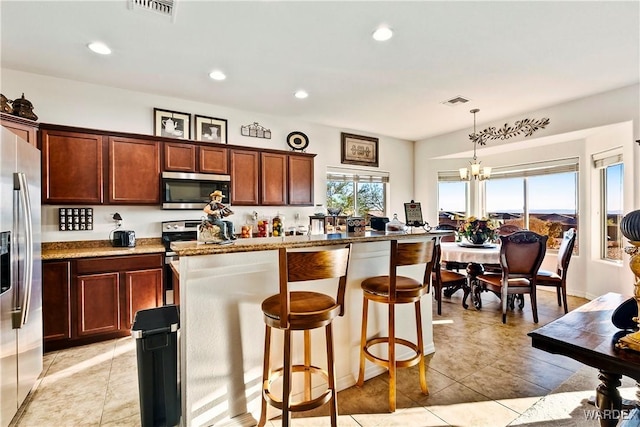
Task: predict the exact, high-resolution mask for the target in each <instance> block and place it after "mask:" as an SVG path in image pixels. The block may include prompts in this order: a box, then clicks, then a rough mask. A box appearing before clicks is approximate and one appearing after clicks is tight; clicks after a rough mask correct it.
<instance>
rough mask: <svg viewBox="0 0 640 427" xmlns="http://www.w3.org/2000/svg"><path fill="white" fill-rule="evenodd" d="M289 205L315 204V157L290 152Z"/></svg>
mask: <svg viewBox="0 0 640 427" xmlns="http://www.w3.org/2000/svg"><path fill="white" fill-rule="evenodd" d="M288 157H289V178H288V181H287V184H288V190H289V192H288V193H289V194H288V195H289V205H296V206H313V157H307V156H296V155H293V154H289V156H288Z"/></svg>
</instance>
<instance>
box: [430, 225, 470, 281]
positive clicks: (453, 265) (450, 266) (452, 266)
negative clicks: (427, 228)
mask: <svg viewBox="0 0 640 427" xmlns="http://www.w3.org/2000/svg"><path fill="white" fill-rule="evenodd" d="M433 229H434V230H437V231H442V230H446V231H455V232H457V231H458V227H456V226H455V225H453V224H438V225H436V226H435V227H434V228H433ZM456 239H457V236H456V235H453V236H443V237H441V238H440V241H441V242H455V241H456ZM444 265H445V268H446V269H447V270H455V271H460V270H464V269H465V268H466V266H467V265H466V264H465V263H462V262H455V261H447V262H445V263H444Z"/></svg>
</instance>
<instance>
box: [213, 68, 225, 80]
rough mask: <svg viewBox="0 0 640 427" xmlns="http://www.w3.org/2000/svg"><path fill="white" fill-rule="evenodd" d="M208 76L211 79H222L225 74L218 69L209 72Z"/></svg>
mask: <svg viewBox="0 0 640 427" xmlns="http://www.w3.org/2000/svg"><path fill="white" fill-rule="evenodd" d="M209 77H211V78H212V79H213V80H224V79H226V78H227V76H226V75H225V74H224V73H223V72H222V71H220V70H215V71H212V72H210V73H209Z"/></svg>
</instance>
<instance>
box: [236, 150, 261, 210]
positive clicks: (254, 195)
mask: <svg viewBox="0 0 640 427" xmlns="http://www.w3.org/2000/svg"><path fill="white" fill-rule="evenodd" d="M230 157H231V204H232V205H245V206H257V205H258V203H259V200H258V177H259V175H258V168H259V161H260V160H259V159H260V152H258V151H248V150H235V149H232V150H231V153H230Z"/></svg>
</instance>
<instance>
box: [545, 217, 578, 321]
mask: <svg viewBox="0 0 640 427" xmlns="http://www.w3.org/2000/svg"><path fill="white" fill-rule="evenodd" d="M576 237H577V233H576V229H575V228H570V229H569V230H567V231H565V232H564V233H563V235H562V243H560V249H558V264H557V266H556V271H555V272H553V271H547V270H539V271H538V276H537V278H536V283H537V284H538V285H543V286H555V287H556V292H557V294H558V306H562V305H564V312H565V313H568V312H569V308H568V307H567V270H569V261H571V255H572V254H573V247H574V246H575V244H576Z"/></svg>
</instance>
